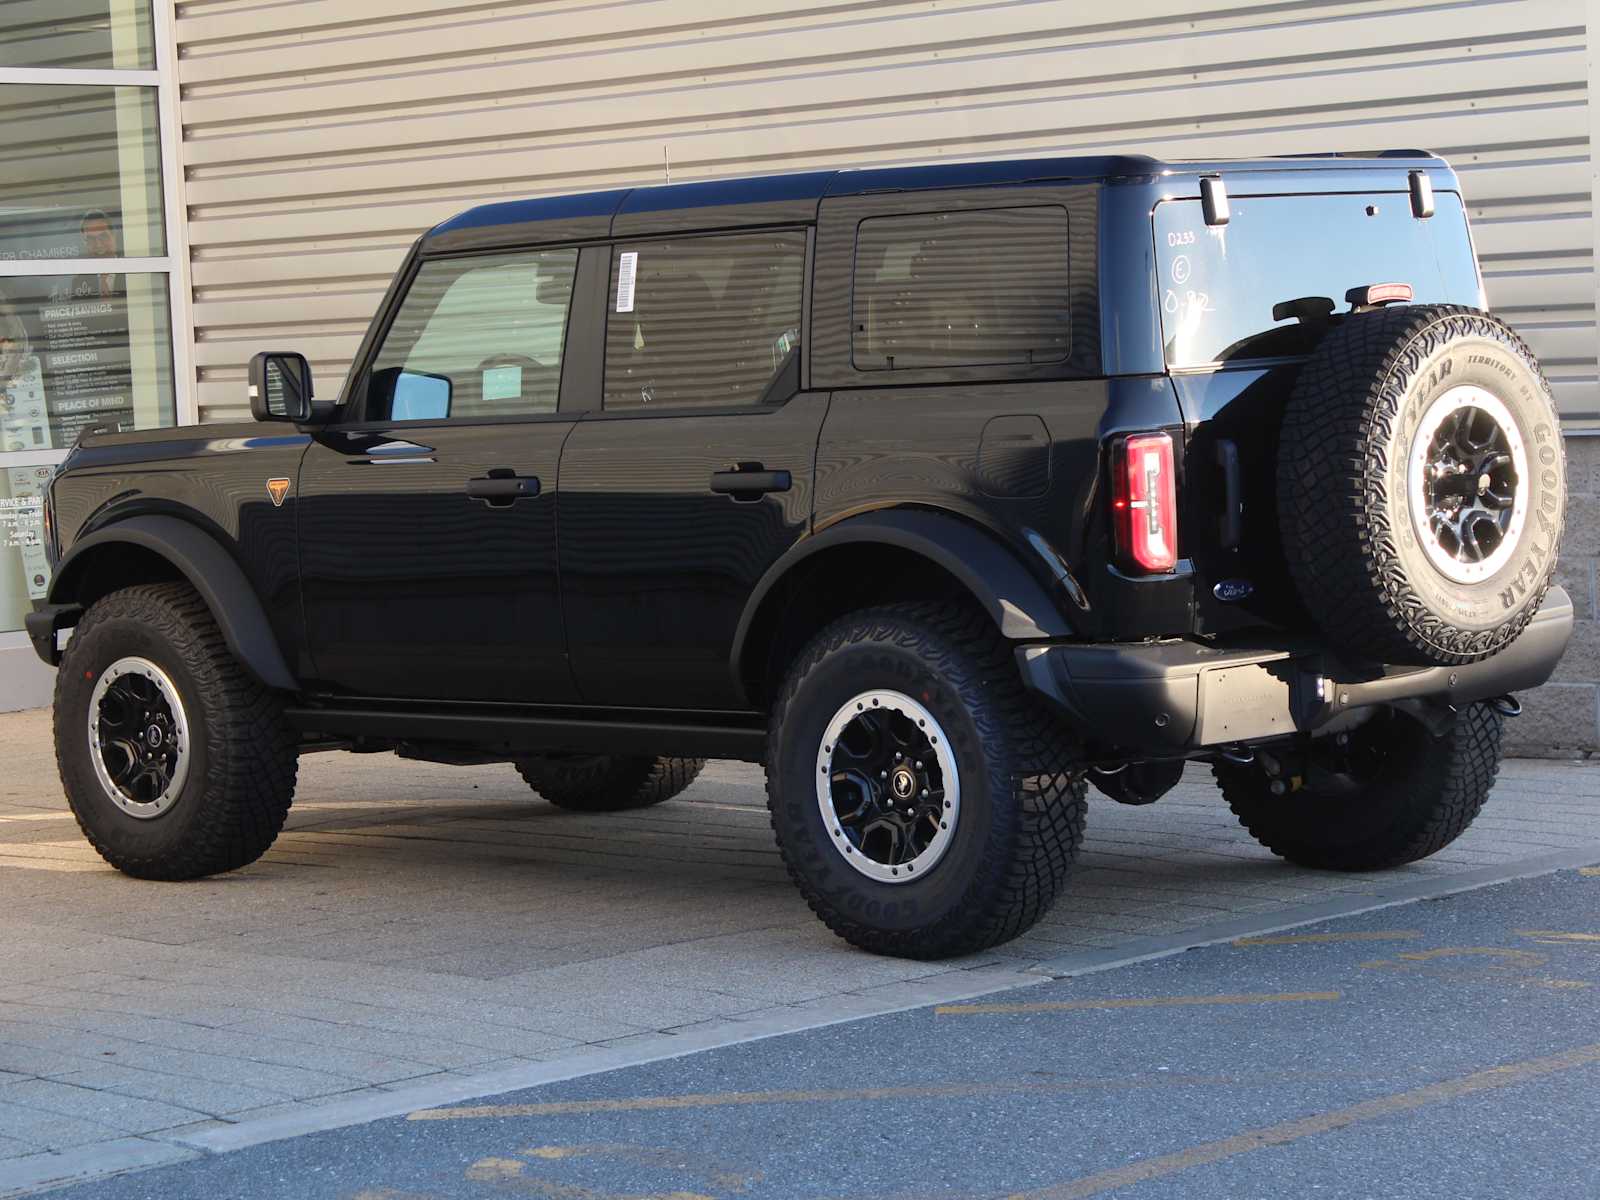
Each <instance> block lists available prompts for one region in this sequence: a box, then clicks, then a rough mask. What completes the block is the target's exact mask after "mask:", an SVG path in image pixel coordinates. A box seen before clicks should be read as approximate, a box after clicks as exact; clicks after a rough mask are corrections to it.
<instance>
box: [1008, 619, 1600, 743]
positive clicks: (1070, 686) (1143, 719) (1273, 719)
mask: <svg viewBox="0 0 1600 1200" xmlns="http://www.w3.org/2000/svg"><path fill="white" fill-rule="evenodd" d="M1571 636H1572V600H1571V598H1570V597H1568V595H1567V593H1566V592H1565V591H1564V590H1563V589H1562V588H1559V587H1553V588H1551V589H1550V592H1549V594H1548V595H1547V596H1546V597H1545V600H1544V604H1543V606H1542V607H1541V608H1540V609H1539V612H1538V613H1537V614H1536V615H1535V616H1534V618H1533V621H1532V622H1531V623H1530V624H1529V625H1528V627H1527V629H1525V630H1524V631H1523V632H1522V635H1521V636H1520V637H1518V638H1517V640H1516V641H1514V642H1512V643H1511V645H1509V646H1508V647H1506V648H1505V649H1504V650H1502V651H1500V652H1499V653H1498V654H1496V655H1494V657H1492V658H1488V659H1485V660H1483V661H1482V662H1476V663H1470V664H1468V665H1466V666H1462V667H1417V668H1411V667H1387V668H1364V669H1363V668H1359V667H1351V666H1349V665H1347V664H1344V663H1341V662H1340V661H1339V660H1338V659H1337V658H1336V657H1335V656H1334V655H1333V654H1332V653H1330V652H1329V650H1328V649H1327V647H1326V646H1324V645H1321V644H1319V643H1316V642H1312V641H1294V640H1290V639H1284V640H1282V641H1280V642H1278V643H1276V644H1258V645H1253V646H1233V647H1226V648H1224V647H1217V646H1209V645H1205V644H1204V643H1201V642H1197V641H1170V642H1140V643H1123V642H1116V643H1077V644H1062V643H1055V644H1053V645H1027V646H1022V647H1019V648H1018V650H1017V662H1018V665H1019V666H1020V667H1021V668H1022V677H1023V682H1024V683H1026V684H1027V685H1028V687H1030V688H1032V689H1033V690H1034V691H1035V692H1038V693H1040V694H1041V695H1043V696H1045V697H1046V698H1047V699H1049V700H1050V701H1052V702H1053V703H1055V704H1057V705H1059V706H1060V707H1061V708H1062V709H1064V710H1065V711H1066V713H1067V714H1068V716H1070V717H1071V718H1072V721H1073V723H1074V724H1075V725H1076V726H1077V727H1078V728H1079V729H1081V730H1082V731H1083V733H1084V735H1085V736H1086V737H1087V738H1090V739H1092V740H1093V741H1096V742H1100V743H1104V744H1105V745H1106V746H1109V747H1115V748H1117V749H1119V750H1126V751H1129V752H1135V753H1141V754H1149V755H1163V754H1165V755H1171V754H1182V753H1185V752H1187V751H1190V750H1197V749H1200V748H1202V747H1206V746H1221V745H1228V744H1231V743H1235V742H1249V741H1258V740H1261V739H1264V738H1272V737H1280V736H1282V735H1284V734H1289V733H1295V732H1315V731H1316V730H1317V729H1320V728H1322V727H1323V726H1325V725H1328V724H1329V723H1330V722H1332V721H1334V720H1335V719H1336V718H1338V717H1339V716H1340V715H1342V714H1344V713H1346V712H1349V711H1350V710H1352V709H1356V708H1361V707H1363V706H1365V705H1371V704H1389V703H1393V702H1395V701H1397V700H1409V699H1434V700H1438V701H1441V702H1443V703H1446V704H1465V703H1468V702H1470V701H1473V700H1487V699H1489V698H1491V697H1494V696H1501V695H1505V694H1506V693H1508V692H1517V691H1523V690H1526V689H1527V688H1531V687H1537V686H1538V685H1539V684H1541V683H1544V682H1545V681H1546V680H1547V679H1549V678H1550V675H1551V672H1553V671H1554V670H1555V667H1556V663H1557V662H1559V661H1560V659H1561V655H1562V652H1563V651H1565V650H1566V648H1567V640H1568V638H1570V637H1571Z"/></svg>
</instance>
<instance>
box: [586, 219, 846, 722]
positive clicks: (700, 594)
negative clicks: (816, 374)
mask: <svg viewBox="0 0 1600 1200" xmlns="http://www.w3.org/2000/svg"><path fill="white" fill-rule="evenodd" d="M805 262H806V234H805V232H804V231H803V230H776V231H763V232H757V233H731V234H722V235H716V236H701V237H683V238H672V239H670V240H658V241H650V242H621V243H618V244H617V245H616V246H615V247H614V249H613V255H612V265H611V287H610V292H609V295H608V300H607V304H606V313H607V315H606V339H605V382H604V392H603V401H602V407H601V409H600V411H597V412H590V413H588V414H586V415H585V417H584V420H583V422H582V423H581V424H580V425H578V427H577V428H576V429H574V430H573V433H572V436H571V437H570V438H569V439H568V441H567V445H566V449H565V451H564V452H563V454H562V458H561V575H562V593H563V599H564V604H565V610H566V621H567V632H568V643H569V647H570V650H571V654H572V663H573V669H574V672H575V674H576V677H577V685H578V690H579V692H580V694H581V695H582V697H583V699H584V701H585V702H587V703H590V704H605V705H618V706H627V707H638V708H702V709H713V708H729V709H731V708H738V707H742V705H743V697H742V695H741V692H740V688H739V685H738V683H737V681H736V680H735V679H734V676H733V672H732V670H731V669H730V666H729V656H730V653H731V651H732V647H733V639H734V635H735V632H736V630H737V627H738V623H739V617H740V614H741V613H742V612H743V611H744V606H745V603H746V602H747V601H748V600H749V598H750V595H751V592H752V590H753V589H754V587H755V585H756V583H757V581H759V580H760V579H761V577H762V575H763V574H764V573H765V572H766V570H767V568H768V567H770V566H771V565H772V564H773V563H774V562H775V561H776V560H777V559H778V558H779V557H780V556H781V555H782V554H783V552H784V551H785V550H787V549H788V548H789V547H790V546H791V545H793V544H794V542H795V541H796V540H798V539H799V538H800V537H803V536H804V535H805V533H806V530H807V528H808V527H809V524H810V519H811V494H812V463H813V460H814V458H815V455H816V445H817V434H818V431H819V430H820V428H821V425H822V418H823V416H824V414H825V412H826V410H827V395H826V393H810V392H805V391H802V390H801V389H800V383H801V375H800V365H801V364H800V343H801V337H802V329H801V324H802V320H801V311H802V297H803V294H804V280H805Z"/></svg>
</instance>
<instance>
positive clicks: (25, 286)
mask: <svg viewBox="0 0 1600 1200" xmlns="http://www.w3.org/2000/svg"><path fill="white" fill-rule="evenodd" d="M123 278H124V277H123V276H121V275H116V276H113V277H112V278H111V280H110V281H107V282H106V283H104V284H102V281H101V280H100V278H99V277H97V276H83V275H77V276H64V275H53V276H40V277H25V278H10V279H5V280H3V281H0V450H4V451H16V450H47V449H51V448H56V449H64V448H65V447H68V446H70V445H72V443H73V441H74V440H75V439H76V438H77V436H78V433H79V432H80V431H81V430H82V429H84V428H85V427H87V426H92V425H105V426H107V427H108V428H111V429H132V428H133V427H134V421H133V378H132V367H131V359H130V356H129V348H128V311H127V299H126V296H125V294H124V291H123ZM102 291H104V294H102Z"/></svg>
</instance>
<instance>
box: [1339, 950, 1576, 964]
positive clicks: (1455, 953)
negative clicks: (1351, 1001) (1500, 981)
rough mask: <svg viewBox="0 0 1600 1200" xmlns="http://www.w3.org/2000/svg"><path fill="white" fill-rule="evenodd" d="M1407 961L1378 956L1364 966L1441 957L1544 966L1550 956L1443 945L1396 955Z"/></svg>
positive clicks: (1429, 960)
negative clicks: (1488, 959) (1485, 959)
mask: <svg viewBox="0 0 1600 1200" xmlns="http://www.w3.org/2000/svg"><path fill="white" fill-rule="evenodd" d="M1396 957H1397V958H1401V959H1404V960H1405V962H1395V961H1394V960H1393V959H1387V958H1376V959H1373V960H1372V961H1371V962H1364V963H1362V964H1361V965H1362V966H1363V967H1404V966H1405V965H1406V963H1422V962H1433V961H1434V960H1435V959H1440V958H1494V959H1499V960H1500V961H1501V962H1503V963H1505V964H1506V965H1507V966H1512V967H1542V966H1544V964H1545V963H1547V962H1549V961H1550V959H1549V956H1548V955H1544V954H1535V953H1533V952H1532V951H1531V950H1507V949H1505V948H1504V947H1501V946H1441V947H1440V948H1439V949H1437V950H1407V951H1406V952H1405V953H1403V954H1399V955H1396Z"/></svg>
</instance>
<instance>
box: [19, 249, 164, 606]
mask: <svg viewBox="0 0 1600 1200" xmlns="http://www.w3.org/2000/svg"><path fill="white" fill-rule="evenodd" d="M108 265H113V266H114V265H115V264H108ZM173 421H174V401H173V379H172V332H171V321H170V317H169V315H168V310H167V277H166V276H165V275H156V274H137V275H122V274H117V273H114V272H108V273H105V274H95V275H36V276H23V277H11V278H7V279H0V631H8V630H17V629H21V628H22V616H23V614H24V613H26V612H28V611H29V608H30V606H31V604H32V602H33V601H34V600H39V599H43V598H44V595H45V588H46V587H47V586H48V584H49V581H50V575H49V567H48V565H47V564H46V562H45V557H44V545H43V542H42V540H41V527H42V517H43V513H42V509H41V507H40V497H41V496H42V495H43V490H44V486H45V485H46V484H47V483H48V482H49V480H50V477H51V475H52V474H54V472H55V466H54V464H53V463H41V462H40V461H38V460H39V452H41V451H55V452H57V456H59V453H60V452H62V451H65V450H67V449H69V448H70V447H71V446H72V444H73V442H74V441H75V440H76V439H77V437H78V434H79V433H80V432H82V431H83V430H84V429H87V428H92V427H95V426H99V427H101V428H104V429H106V430H108V431H126V430H132V429H153V428H156V427H158V426H163V425H171V424H173Z"/></svg>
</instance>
